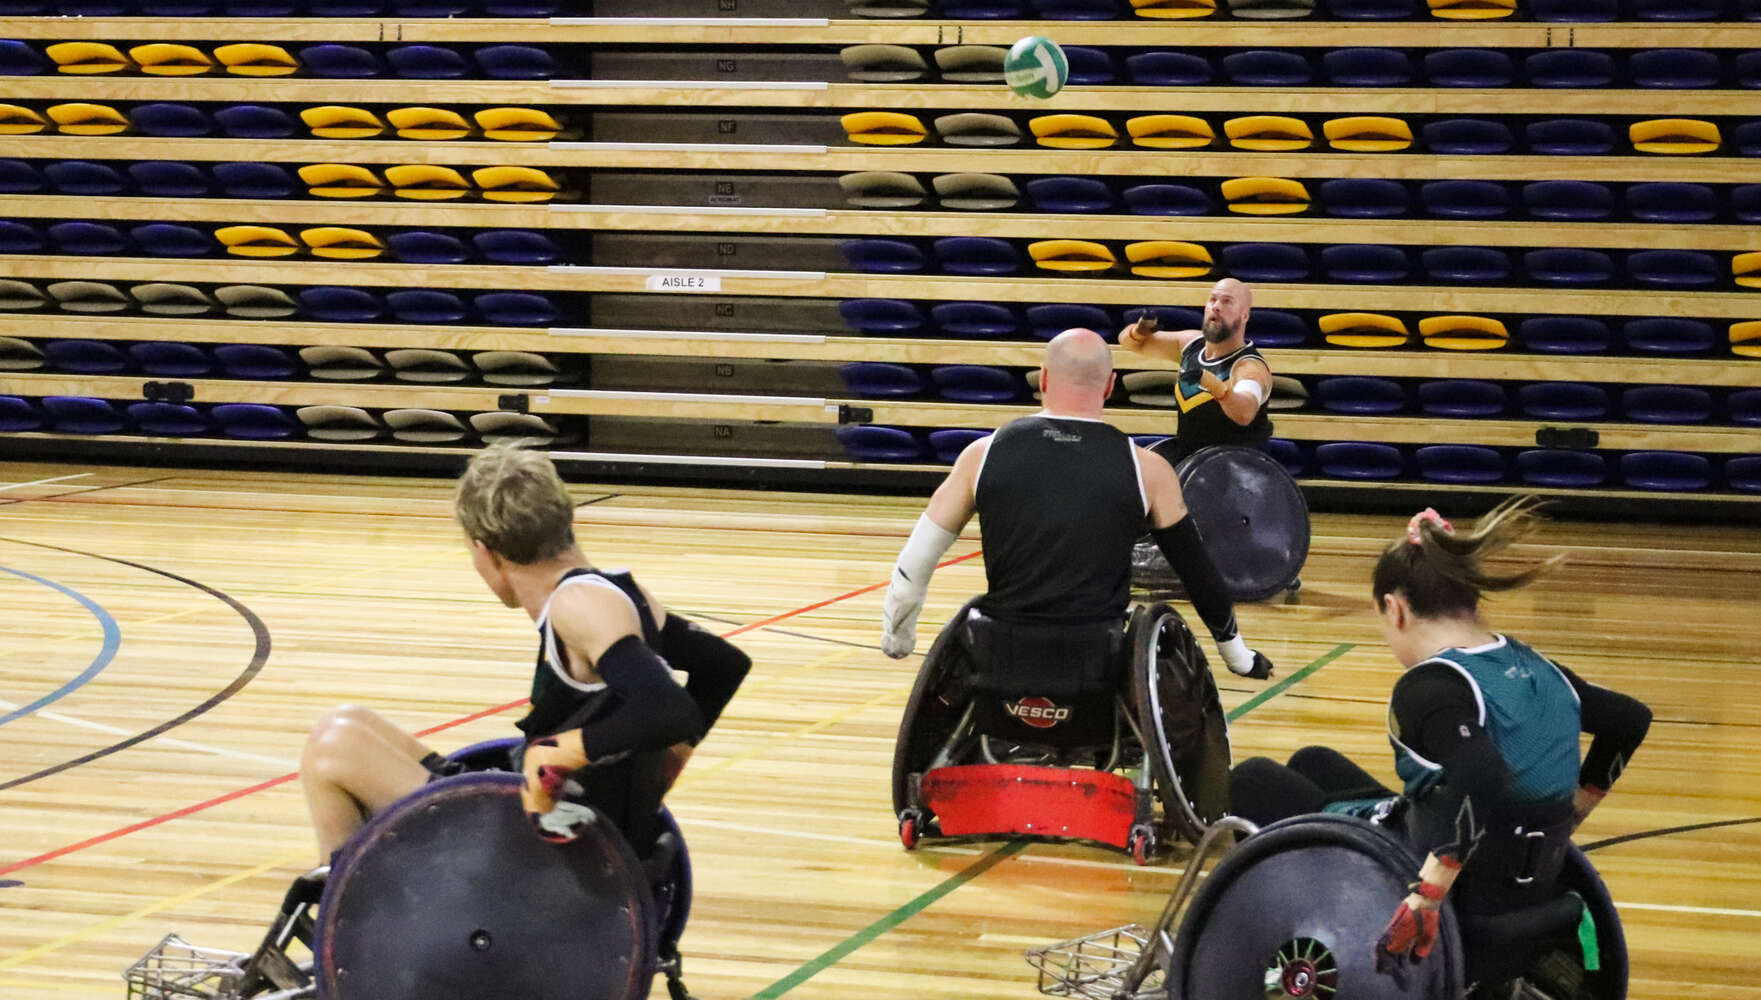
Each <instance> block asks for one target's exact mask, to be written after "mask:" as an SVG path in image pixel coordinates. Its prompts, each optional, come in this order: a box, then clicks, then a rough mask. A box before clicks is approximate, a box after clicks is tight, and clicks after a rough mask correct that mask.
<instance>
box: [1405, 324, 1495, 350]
mask: <svg viewBox="0 0 1761 1000" xmlns="http://www.w3.org/2000/svg"><path fill="white" fill-rule="evenodd" d="M1419 336H1420V337H1422V338H1424V341H1425V346H1426V347H1437V348H1441V349H1443V350H1445V351H1495V350H1497V349H1499V348H1501V347H1508V346H1510V331H1509V330H1507V329H1505V327H1504V324H1503V323H1502V322H1501V321H1499V320H1495V319H1489V318H1487V317H1485V316H1426V317H1425V318H1424V319H1421V320H1419Z"/></svg>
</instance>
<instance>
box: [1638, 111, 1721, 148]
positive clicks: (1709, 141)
mask: <svg viewBox="0 0 1761 1000" xmlns="http://www.w3.org/2000/svg"><path fill="white" fill-rule="evenodd" d="M1627 135H1628V137H1629V138H1631V139H1632V142H1633V148H1634V149H1636V150H1638V151H1639V152H1641V153H1667V154H1673V155H1677V156H1679V155H1683V154H1691V153H1710V152H1712V151H1713V150H1715V149H1717V148H1718V147H1719V144H1720V143H1721V142H1722V139H1721V138H1720V136H1719V134H1718V126H1717V125H1714V124H1713V123H1711V122H1707V121H1700V120H1699V119H1697V118H1652V119H1650V120H1648V121H1642V122H1633V124H1632V125H1631V126H1630V127H1629V128H1628V129H1627Z"/></svg>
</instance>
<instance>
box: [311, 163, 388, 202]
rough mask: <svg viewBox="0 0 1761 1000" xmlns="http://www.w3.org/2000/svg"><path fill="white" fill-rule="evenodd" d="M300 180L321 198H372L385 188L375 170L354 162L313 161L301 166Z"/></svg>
mask: <svg viewBox="0 0 1761 1000" xmlns="http://www.w3.org/2000/svg"><path fill="white" fill-rule="evenodd" d="M300 180H302V181H305V182H306V187H307V188H308V189H310V190H311V192H312V193H313V194H314V195H317V196H318V197H320V198H371V197H373V196H374V195H376V194H379V193H380V192H381V191H384V190H385V182H384V181H382V180H380V179H379V178H378V177H377V176H375V175H374V173H373V171H371V170H369V169H367V168H366V167H363V166H360V165H358V164H354V163H313V164H310V165H308V166H304V167H301V168H300Z"/></svg>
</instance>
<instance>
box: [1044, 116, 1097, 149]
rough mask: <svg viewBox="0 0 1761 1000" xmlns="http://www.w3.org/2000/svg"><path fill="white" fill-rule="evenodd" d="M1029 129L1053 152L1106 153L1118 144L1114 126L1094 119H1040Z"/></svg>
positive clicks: (1064, 117) (1050, 117)
mask: <svg viewBox="0 0 1761 1000" xmlns="http://www.w3.org/2000/svg"><path fill="white" fill-rule="evenodd" d="M1027 127H1028V128H1029V129H1030V130H1032V132H1033V135H1034V138H1036V139H1038V140H1039V144H1040V145H1042V146H1049V147H1051V148H1052V149H1106V148H1107V147H1108V146H1111V145H1113V144H1114V143H1116V142H1118V141H1119V130H1118V129H1116V128H1114V127H1113V123H1112V122H1109V121H1107V120H1106V119H1105V118H1097V117H1096V116H1094V115H1069V114H1065V115H1040V116H1039V117H1037V118H1035V119H1033V120H1032V121H1030V122H1028V123H1027Z"/></svg>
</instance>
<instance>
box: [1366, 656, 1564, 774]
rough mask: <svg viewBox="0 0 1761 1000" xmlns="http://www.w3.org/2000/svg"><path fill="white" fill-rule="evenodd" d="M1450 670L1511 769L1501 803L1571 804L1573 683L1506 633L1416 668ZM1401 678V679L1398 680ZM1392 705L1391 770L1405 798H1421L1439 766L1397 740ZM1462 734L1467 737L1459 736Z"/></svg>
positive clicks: (1415, 672) (1415, 670)
mask: <svg viewBox="0 0 1761 1000" xmlns="http://www.w3.org/2000/svg"><path fill="white" fill-rule="evenodd" d="M1443 670H1448V671H1453V672H1454V673H1455V674H1456V675H1457V676H1459V677H1460V678H1461V679H1462V680H1464V681H1466V682H1467V686H1468V688H1469V689H1471V691H1472V692H1473V696H1474V701H1475V704H1476V708H1477V711H1478V715H1479V718H1478V720H1477V721H1478V723H1479V726H1480V728H1481V729H1483V730H1485V731H1486V733H1487V735H1488V736H1490V737H1491V739H1492V743H1493V745H1494V746H1496V747H1497V749H1498V754H1499V756H1500V757H1502V758H1503V760H1504V764H1505V767H1506V768H1507V769H1508V772H1509V784H1508V786H1507V790H1506V796H1507V800H1508V801H1510V802H1513V803H1535V802H1546V801H1553V800H1558V799H1570V798H1571V796H1572V794H1573V792H1575V791H1576V789H1577V787H1578V772H1579V765H1580V758H1579V748H1578V733H1579V731H1580V725H1581V718H1580V715H1581V706H1580V702H1579V699H1578V693H1577V691H1576V690H1574V688H1573V685H1572V683H1571V682H1570V681H1569V680H1568V679H1567V678H1566V676H1565V674H1564V673H1562V672H1561V670H1560V668H1559V667H1558V666H1556V665H1555V664H1554V663H1553V662H1552V661H1551V660H1549V659H1547V658H1546V657H1544V656H1542V655H1541V654H1539V653H1537V652H1535V651H1534V650H1533V649H1530V648H1529V647H1528V646H1526V645H1524V644H1523V643H1521V642H1518V641H1517V640H1515V639H1512V638H1510V637H1508V636H1502V635H1501V636H1499V637H1498V638H1497V640H1496V641H1495V642H1490V643H1487V644H1485V645H1483V646H1475V647H1472V648H1467V649H1461V648H1457V649H1446V650H1443V651H1441V652H1439V653H1437V654H1436V655H1434V656H1432V657H1430V658H1429V659H1427V660H1424V661H1423V662H1421V663H1418V664H1415V665H1414V666H1413V668H1412V670H1411V671H1409V672H1408V677H1413V676H1415V675H1419V674H1420V673H1421V672H1425V673H1431V674H1435V673H1437V672H1439V671H1443ZM1406 679H1407V678H1402V681H1403V683H1404V682H1405V681H1406ZM1399 698H1400V685H1398V684H1397V685H1396V687H1395V696H1394V698H1393V699H1391V700H1390V704H1389V712H1388V740H1389V742H1390V743H1392V744H1393V745H1394V769H1395V771H1396V773H1398V774H1399V775H1400V778H1401V780H1402V781H1403V782H1405V783H1406V795H1407V797H1408V798H1410V799H1414V800H1422V799H1423V798H1424V796H1425V794H1426V792H1428V791H1429V790H1430V789H1431V788H1432V787H1433V786H1434V785H1436V784H1437V783H1438V782H1439V781H1440V780H1441V779H1442V777H1443V765H1442V764H1441V763H1440V762H1437V761H1432V760H1428V759H1426V758H1425V757H1424V756H1423V755H1422V754H1421V753H1419V752H1418V751H1416V750H1414V749H1413V748H1412V747H1410V746H1409V745H1408V744H1407V743H1406V742H1403V741H1402V739H1401V731H1400V723H1399V719H1398V717H1397V714H1396V712H1395V709H1394V702H1395V701H1397V700H1399ZM1463 736H1464V737H1465V736H1466V734H1465V733H1464V734H1463Z"/></svg>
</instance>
